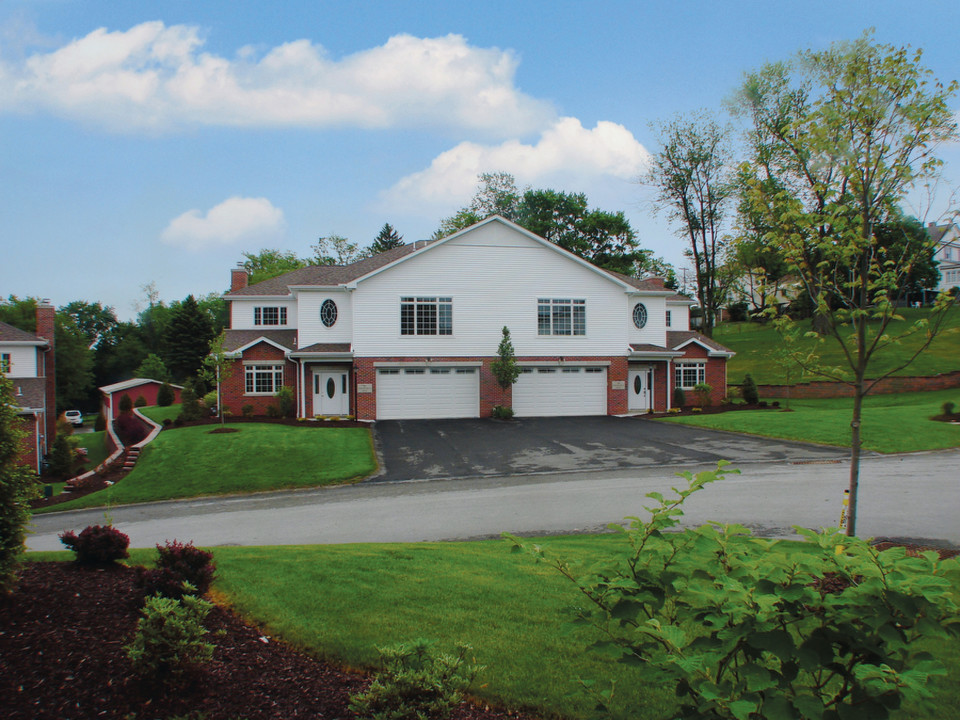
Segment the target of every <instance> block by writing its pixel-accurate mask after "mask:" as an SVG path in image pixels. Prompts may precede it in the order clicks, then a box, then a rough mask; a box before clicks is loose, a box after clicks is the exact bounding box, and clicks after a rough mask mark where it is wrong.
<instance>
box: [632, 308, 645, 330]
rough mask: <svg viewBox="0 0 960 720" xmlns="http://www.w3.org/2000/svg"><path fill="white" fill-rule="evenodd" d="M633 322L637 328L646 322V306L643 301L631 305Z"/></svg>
mask: <svg viewBox="0 0 960 720" xmlns="http://www.w3.org/2000/svg"><path fill="white" fill-rule="evenodd" d="M633 324H634V326H635V327H636V328H637V329H638V330H639V329H641V328H643V327H644V326H645V325H646V324H647V306H646V305H644V304H643V303H637V304H636V305H634V306H633Z"/></svg>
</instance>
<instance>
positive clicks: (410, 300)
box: [398, 293, 454, 338]
mask: <svg viewBox="0 0 960 720" xmlns="http://www.w3.org/2000/svg"><path fill="white" fill-rule="evenodd" d="M399 304H400V318H399V325H398V331H399V332H398V336H399V337H401V338H452V337H454V329H453V296H452V295H444V294H441V293H434V294H427V293H420V294H416V293H407V294H403V295H401V296H400V298H399ZM431 304H432V305H433V307H434V309H435V317H436V330H437V331H436V332H435V333H421V332H418V329H419V328H418V322H417V309H418V308H419V307H421V306H426V305H431ZM404 305H413V332H409V333H405V332H404V331H403V306H404ZM442 305H448V306H449V307H450V332H448V333H442V332H440V328H441V325H440V307H441V306H442Z"/></svg>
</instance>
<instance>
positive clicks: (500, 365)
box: [490, 325, 520, 390]
mask: <svg viewBox="0 0 960 720" xmlns="http://www.w3.org/2000/svg"><path fill="white" fill-rule="evenodd" d="M490 371H491V372H492V373H493V376H494V377H495V378H496V379H497V383H498V384H499V385H500V387H502V388H503V389H504V390H506V389H507V388H508V387H510V386H511V385H513V384H514V383H515V382H516V381H517V378H518V377H520V366H519V365H517V357H516V354H515V353H514V351H513V342H512V341H511V340H510V328H508V327H507V326H506V325H504V327H503V337H502V338H501V339H500V345H499V346H498V347H497V359H496V360H494V361H493V362H492V363H491V364H490Z"/></svg>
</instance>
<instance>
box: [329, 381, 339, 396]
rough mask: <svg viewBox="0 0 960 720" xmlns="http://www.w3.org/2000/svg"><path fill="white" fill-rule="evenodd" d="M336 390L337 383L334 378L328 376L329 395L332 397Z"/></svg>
mask: <svg viewBox="0 0 960 720" xmlns="http://www.w3.org/2000/svg"><path fill="white" fill-rule="evenodd" d="M336 392H337V384H336V383H335V382H334V381H333V378H327V397H328V398H331V399H332V398H333V396H334V394H335V393H336Z"/></svg>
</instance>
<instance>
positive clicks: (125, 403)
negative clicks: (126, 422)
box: [119, 393, 133, 413]
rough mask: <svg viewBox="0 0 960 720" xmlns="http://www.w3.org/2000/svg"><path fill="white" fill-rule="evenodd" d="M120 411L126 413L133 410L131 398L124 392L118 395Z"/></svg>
mask: <svg viewBox="0 0 960 720" xmlns="http://www.w3.org/2000/svg"><path fill="white" fill-rule="evenodd" d="M119 407H120V412H121V413H128V412H131V411H132V410H133V400H131V399H130V396H129V395H127V394H126V393H124V394H123V395H121V396H120V405H119Z"/></svg>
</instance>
